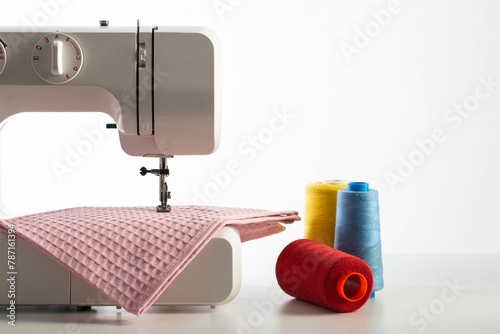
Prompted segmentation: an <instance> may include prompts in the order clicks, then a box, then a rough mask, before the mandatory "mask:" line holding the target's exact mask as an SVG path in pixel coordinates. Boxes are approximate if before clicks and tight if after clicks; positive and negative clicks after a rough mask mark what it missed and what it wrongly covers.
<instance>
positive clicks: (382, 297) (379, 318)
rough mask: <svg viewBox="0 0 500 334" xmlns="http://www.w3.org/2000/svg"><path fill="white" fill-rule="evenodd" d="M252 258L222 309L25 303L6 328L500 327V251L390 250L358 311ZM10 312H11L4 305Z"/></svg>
mask: <svg viewBox="0 0 500 334" xmlns="http://www.w3.org/2000/svg"><path fill="white" fill-rule="evenodd" d="M245 260H246V262H247V263H246V264H247V265H245V262H244V268H245V269H244V279H243V286H242V288H241V291H240V293H239V295H238V296H237V297H236V299H234V300H233V301H232V302H231V303H229V304H227V305H223V306H218V307H217V308H216V309H213V310H212V309H210V308H209V307H194V306H175V307H174V306H169V307H151V308H150V309H149V310H148V311H147V312H146V313H145V314H143V315H142V316H141V317H137V316H134V315H131V314H129V313H127V312H126V311H125V310H117V309H116V308H114V307H93V308H92V310H91V311H89V312H76V310H75V308H67V307H22V308H19V309H18V310H17V326H16V327H15V328H13V327H11V326H8V325H7V321H6V318H5V316H2V318H3V320H1V321H0V332H1V333H6V332H7V333H43V334H60V333H65V334H84V333H92V334H98V333H120V334H127V333H214V334H215V333H217V334H224V333H245V334H250V333H286V334H293V333H301V334H304V333H353V334H354V333H355V334H363V333H372V334H373V333H384V334H388V333H396V334H406V333H408V334H411V333H429V334H430V333H440V334H444V333H478V334H479V333H480V334H487V333H497V334H498V333H500V284H499V283H498V282H499V277H500V254H492V255H391V254H388V255H384V270H385V275H384V276H385V283H386V286H385V288H384V289H383V290H382V291H380V292H378V293H377V296H376V297H375V298H374V299H370V300H369V301H368V302H367V303H366V304H365V305H364V306H363V307H362V308H361V309H359V310H358V311H356V312H353V313H336V312H333V311H330V310H328V309H325V308H322V307H319V306H316V305H312V304H309V303H306V302H303V301H299V300H296V299H294V298H292V297H290V296H288V295H286V294H284V293H283V292H282V291H281V290H280V289H279V287H278V285H277V283H276V281H275V279H274V272H273V269H274V268H273V266H274V260H273V259H272V258H270V257H266V256H262V258H259V259H254V260H255V261H248V259H244V261H245ZM4 312H5V311H4Z"/></svg>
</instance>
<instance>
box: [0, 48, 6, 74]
mask: <svg viewBox="0 0 500 334" xmlns="http://www.w3.org/2000/svg"><path fill="white" fill-rule="evenodd" d="M6 63H7V52H6V51H5V45H4V43H3V41H2V40H1V39H0V74H2V72H3V70H4V69H5V64H6Z"/></svg>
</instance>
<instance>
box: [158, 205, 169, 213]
mask: <svg viewBox="0 0 500 334" xmlns="http://www.w3.org/2000/svg"><path fill="white" fill-rule="evenodd" d="M170 210H171V207H170V205H167V207H163V206H161V205H158V206H157V207H156V212H170Z"/></svg>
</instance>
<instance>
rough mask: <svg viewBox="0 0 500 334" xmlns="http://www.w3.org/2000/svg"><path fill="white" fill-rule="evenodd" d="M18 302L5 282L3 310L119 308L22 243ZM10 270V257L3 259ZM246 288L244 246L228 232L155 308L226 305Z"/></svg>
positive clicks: (0, 289) (2, 239) (1, 236)
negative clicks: (12, 303)
mask: <svg viewBox="0 0 500 334" xmlns="http://www.w3.org/2000/svg"><path fill="white" fill-rule="evenodd" d="M0 249H1V250H2V254H7V235H6V234H5V233H4V232H0ZM16 259H17V260H16V271H17V275H16V289H15V298H9V289H10V286H9V282H8V281H7V280H5V279H4V280H1V281H0V305H8V304H9V302H10V300H15V302H16V305H74V306H103V305H116V304H115V303H114V302H113V301H112V300H110V299H109V298H108V297H107V296H105V295H103V294H102V293H99V291H98V290H97V289H96V288H94V287H93V286H91V285H89V284H88V283H87V282H85V281H84V280H82V279H81V278H80V277H78V276H77V275H75V274H73V273H72V272H71V271H70V270H68V269H67V268H66V267H64V266H62V265H61V264H59V263H58V262H57V261H55V260H54V259H52V258H50V257H49V256H47V255H46V254H44V253H41V252H40V251H39V250H37V249H35V248H34V247H33V246H31V245H29V244H27V243H26V242H24V241H22V240H19V239H18V240H17V245H16ZM0 268H7V256H0ZM240 285H241V242H240V239H239V234H238V232H237V231H236V230H235V229H233V228H230V227H224V228H223V229H222V230H221V231H219V233H217V234H216V235H215V236H214V238H213V239H212V240H210V241H209V243H208V244H207V245H206V246H205V247H204V248H203V249H202V250H201V252H200V253H199V254H198V255H197V256H196V257H195V258H194V259H193V260H192V261H191V262H190V263H189V264H188V266H187V267H186V268H185V269H184V270H183V271H182V272H181V273H180V274H179V276H177V277H176V278H175V279H174V281H173V282H172V283H171V284H170V285H169V286H168V287H167V289H166V290H165V291H164V292H163V293H162V294H161V295H160V297H159V298H158V299H157V300H156V302H155V303H154V305H209V306H215V305H222V304H225V303H228V302H229V301H231V300H232V299H233V298H234V297H236V295H237V294H238V292H239V289H240Z"/></svg>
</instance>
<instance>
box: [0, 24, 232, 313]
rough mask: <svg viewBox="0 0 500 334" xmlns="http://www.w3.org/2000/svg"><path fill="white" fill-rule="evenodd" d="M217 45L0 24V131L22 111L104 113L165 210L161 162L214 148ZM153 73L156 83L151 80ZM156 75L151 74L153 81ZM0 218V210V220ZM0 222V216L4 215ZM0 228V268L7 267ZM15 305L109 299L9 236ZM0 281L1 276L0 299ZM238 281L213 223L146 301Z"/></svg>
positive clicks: (194, 294) (213, 291) (185, 31)
mask: <svg viewBox="0 0 500 334" xmlns="http://www.w3.org/2000/svg"><path fill="white" fill-rule="evenodd" d="M219 52H220V49H219V46H218V44H217V38H216V36H214V34H213V33H211V32H210V31H208V30H206V29H204V28H194V27H193V28H190V27H183V28H177V27H156V26H155V27H153V26H151V27H141V26H139V24H137V27H133V28H113V27H110V26H109V24H108V22H107V21H101V22H100V26H99V27H96V28H93V29H92V28H85V29H77V28H53V29H51V28H44V31H39V32H36V33H31V32H30V33H24V32H21V31H20V29H17V28H15V29H13V28H0V123H2V124H1V125H0V129H1V127H2V126H3V123H4V122H5V121H7V120H8V118H9V117H12V116H14V115H16V114H18V113H22V112H103V113H106V114H108V115H110V116H111V117H112V118H113V119H114V121H115V124H108V127H109V128H116V129H117V132H118V135H119V139H120V143H121V146H122V149H123V150H124V151H125V152H126V153H127V154H129V155H132V156H144V157H156V158H159V160H160V166H159V169H153V170H147V169H146V168H144V167H143V168H142V169H141V170H140V173H141V174H142V175H146V174H147V173H152V174H155V175H158V176H159V179H160V191H159V192H160V205H158V207H157V210H158V211H162V212H164V214H169V213H168V212H169V211H170V206H169V205H168V203H167V201H168V199H169V198H170V192H169V191H168V187H167V183H166V177H167V176H168V175H169V170H168V166H167V163H166V162H167V158H171V157H173V156H174V155H195V154H196V155H198V154H210V153H212V152H214V151H215V150H216V149H217V147H218V145H219V135H220V123H221V119H220V118H221V115H220V113H221V97H220V93H221V89H220V88H221V87H220V63H219V61H220V55H219ZM160 73H161V75H162V80H155V75H156V76H158V75H159V74H160ZM156 79H157V78H156ZM2 214H3V212H2V208H0V216H1V215H2ZM3 216H4V218H5V214H3ZM5 239H6V235H5V234H4V233H1V232H0V254H2V255H0V268H2V269H0V270H5V271H6V272H7V242H5ZM16 253H17V263H16V265H17V272H18V276H17V282H16V287H17V288H16V291H17V293H16V304H17V305H77V306H81V307H85V308H88V307H89V306H93V305H114V304H113V302H112V301H110V300H109V299H108V298H107V297H106V296H102V295H99V294H98V292H97V290H96V289H94V288H93V287H92V286H90V285H88V284H87V283H86V282H84V281H83V280H82V279H80V278H79V277H78V276H76V275H74V274H73V273H72V272H70V271H69V270H68V269H66V268H65V267H63V266H61V265H60V264H59V263H57V262H56V261H54V260H52V259H51V258H49V257H48V256H46V255H45V254H43V253H41V252H40V251H38V250H36V249H34V248H33V247H32V246H30V245H28V244H26V243H25V242H23V241H21V240H19V239H18V243H17V247H16ZM7 283H8V282H7V281H6V280H5V279H4V280H0V304H3V305H6V304H8V302H9V300H8V297H7V291H8V288H9V287H8V284H7ZM240 284H241V243H240V239H239V235H238V232H236V231H235V230H234V229H232V228H228V227H225V228H224V229H222V230H221V231H220V232H219V233H218V234H217V235H216V236H215V237H214V238H213V239H212V240H211V241H210V242H209V243H208V244H207V246H205V248H204V249H203V250H202V251H201V252H200V253H199V254H198V256H197V257H196V258H195V259H194V260H193V261H192V262H191V263H190V264H189V265H188V266H187V267H186V268H185V269H184V270H183V272H181V273H180V274H179V276H177V278H176V279H175V280H174V281H173V282H172V284H171V285H170V286H169V287H168V288H167V289H166V290H165V292H164V293H163V294H162V295H161V296H160V297H159V298H158V300H157V301H156V303H155V305H210V306H215V305H221V304H224V303H227V302H229V301H231V300H232V299H233V298H234V297H235V296H236V294H237V293H238V291H239V288H240Z"/></svg>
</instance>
